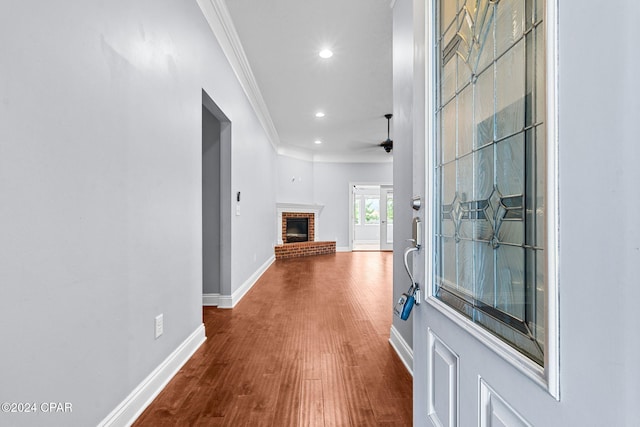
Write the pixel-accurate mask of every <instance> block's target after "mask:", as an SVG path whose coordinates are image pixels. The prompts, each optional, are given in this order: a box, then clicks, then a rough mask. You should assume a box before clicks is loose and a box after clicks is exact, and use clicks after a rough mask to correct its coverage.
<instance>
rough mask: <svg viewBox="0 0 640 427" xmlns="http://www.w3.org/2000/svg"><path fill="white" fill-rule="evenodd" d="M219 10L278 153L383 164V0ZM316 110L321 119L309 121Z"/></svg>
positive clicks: (232, 3)
mask: <svg viewBox="0 0 640 427" xmlns="http://www.w3.org/2000/svg"><path fill="white" fill-rule="evenodd" d="M226 5H227V8H228V11H229V14H230V16H231V19H232V21H233V24H234V26H235V29H236V31H237V33H238V36H239V39H240V42H241V44H242V47H243V49H244V52H245V54H246V57H247V59H248V62H249V64H250V67H251V70H252V71H253V75H254V77H255V81H256V82H257V86H258V88H259V90H260V92H261V94H262V97H263V99H264V102H265V104H266V107H267V110H268V113H269V115H270V117H271V120H272V121H273V125H274V126H275V130H276V132H277V139H279V141H276V142H275V143H276V145H277V147H278V152H280V153H282V154H287V155H292V156H294V157H299V158H306V159H309V160H314V161H347V162H352V161H356V162H385V161H391V159H392V154H388V153H386V152H385V151H384V149H383V148H382V147H379V146H378V145H377V144H379V143H381V142H382V141H384V140H385V139H386V138H387V120H386V119H385V117H384V115H385V114H386V113H391V112H392V111H391V108H392V63H391V60H392V58H391V45H392V39H391V30H392V15H391V13H392V9H391V5H390V0H347V1H345V0H259V1H256V0H226ZM325 48H328V49H331V50H332V51H333V56H332V57H331V58H329V59H323V58H321V57H320V56H319V55H318V53H319V52H320V50H322V49H325ZM318 111H322V112H324V113H325V117H323V118H316V117H315V113H316V112H318ZM392 122H393V119H392ZM391 127H392V133H391V139H393V125H392V126H391ZM316 140H320V141H322V143H321V144H315V143H314V141H316Z"/></svg>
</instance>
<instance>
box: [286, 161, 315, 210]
mask: <svg viewBox="0 0 640 427" xmlns="http://www.w3.org/2000/svg"><path fill="white" fill-rule="evenodd" d="M277 165H278V172H277V176H278V190H277V200H278V202H282V203H305V204H313V203H314V202H315V200H314V197H313V169H314V168H313V162H311V161H308V160H300V159H294V158H292V157H288V156H282V155H279V156H278V162H277Z"/></svg>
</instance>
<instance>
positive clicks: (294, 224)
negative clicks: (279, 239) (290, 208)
mask: <svg viewBox="0 0 640 427" xmlns="http://www.w3.org/2000/svg"><path fill="white" fill-rule="evenodd" d="M285 219H286V221H287V225H286V233H285V239H286V242H287V243H294V242H308V241H309V218H285Z"/></svg>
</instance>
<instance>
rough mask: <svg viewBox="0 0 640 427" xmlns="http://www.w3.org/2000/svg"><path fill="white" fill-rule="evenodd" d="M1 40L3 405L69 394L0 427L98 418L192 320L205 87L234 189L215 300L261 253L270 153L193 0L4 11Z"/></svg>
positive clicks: (197, 307)
mask: <svg viewBox="0 0 640 427" xmlns="http://www.w3.org/2000/svg"><path fill="white" fill-rule="evenodd" d="M0 39H1V40H3V42H2V43H0V70H2V72H1V73H0V118H1V119H0V120H1V122H0V194H1V195H2V202H1V203H0V260H1V261H0V283H1V284H2V297H1V298H0V325H1V330H2V332H0V334H1V341H2V348H3V350H2V352H0V366H1V368H0V384H2V386H1V387H0V401H2V402H4V401H15V402H25V401H29V402H31V401H36V402H50V401H62V402H72V403H73V413H72V414H66V415H63V416H60V417H57V418H52V417H51V416H49V415H45V414H42V413H40V414H31V415H29V416H25V415H20V414H17V415H18V416H15V417H11V415H5V414H0V416H2V417H10V418H2V420H0V424H3V425H6V424H9V425H33V426H36V425H56V424H57V425H64V426H89V425H96V424H97V423H98V422H99V421H101V420H102V419H104V417H105V416H106V415H107V414H109V412H110V411H111V410H112V409H114V408H115V407H116V406H117V405H118V404H119V403H120V402H122V400H123V399H124V398H125V397H126V396H127V395H128V394H129V393H130V392H131V391H132V390H133V389H134V388H135V387H136V386H137V385H138V384H139V383H140V381H141V380H142V379H144V378H145V377H146V376H147V375H148V374H149V373H150V372H151V371H152V370H153V369H154V368H156V367H157V366H158V365H159V364H160V363H161V362H162V361H163V360H164V359H165V358H166V357H167V356H168V355H169V354H170V353H171V352H173V351H174V350H175V349H176V348H177V347H178V346H179V345H180V344H181V343H182V342H183V341H184V340H185V339H186V338H187V337H188V336H189V335H190V334H191V333H192V332H193V331H194V330H196V329H197V328H198V326H199V325H200V324H201V323H202V317H201V303H202V226H201V225H202V187H201V182H202V181H201V179H202V176H201V167H202V163H201V162H202V159H201V155H202V142H201V130H202V126H201V105H202V98H201V96H202V95H201V93H202V89H203V88H204V89H205V90H206V91H207V93H208V94H209V95H211V97H212V98H213V99H214V100H215V102H216V103H217V104H218V105H219V106H220V108H221V109H222V110H223V111H224V112H225V114H226V115H227V116H228V117H229V119H230V121H231V123H232V134H233V135H232V140H233V148H232V155H231V158H232V164H231V167H232V169H233V172H232V174H231V183H232V184H231V187H232V189H231V191H227V192H226V193H227V194H223V198H224V197H229V199H231V198H232V197H234V195H235V191H236V190H242V191H243V202H242V214H241V216H239V217H236V216H233V217H232V219H233V222H232V227H231V230H232V232H233V233H234V236H235V237H234V244H233V247H232V248H231V251H230V254H231V261H230V262H231V264H232V268H233V275H232V277H231V280H230V281H229V283H226V284H222V289H223V292H224V291H225V289H226V291H227V292H233V290H235V289H237V288H238V287H239V286H241V284H242V283H243V282H245V281H246V280H247V278H249V277H250V276H251V274H252V273H253V272H255V271H256V269H257V267H258V266H260V265H262V264H263V263H264V262H265V261H267V260H268V259H269V258H270V257H271V256H272V255H273V248H272V243H273V242H274V241H275V230H273V223H274V222H275V212H274V209H273V206H274V204H275V194H276V192H275V188H276V182H275V159H276V154H275V151H274V150H273V148H272V147H271V145H270V144H269V142H268V140H267V138H266V136H265V133H264V132H263V130H262V128H261V126H260V124H259V122H258V120H257V118H256V117H255V115H254V113H253V110H252V109H251V107H250V104H249V102H248V101H247V99H246V98H245V96H244V92H243V91H242V89H241V87H240V85H239V84H238V82H237V80H236V77H235V74H234V73H233V71H232V70H231V68H230V67H229V66H228V64H227V61H226V59H225V57H224V55H223V53H222V51H221V50H220V48H219V46H218V44H217V43H216V41H215V39H214V37H213V35H212V32H211V30H210V28H209V27H208V25H207V24H206V22H205V19H204V18H203V16H202V13H201V11H200V10H199V8H198V6H197V4H196V3H195V2H175V1H168V0H160V1H154V2H151V1H133V2H132V1H128V0H127V1H125V0H114V1H110V2H103V3H100V4H99V5H98V4H97V3H94V2H88V3H84V2H71V1H59V2H47V1H36V2H29V3H20V2H13V3H11V4H10V5H9V4H8V3H4V4H3V6H0ZM230 209H233V210H235V206H234V205H233V206H232V207H231V208H230ZM225 286H226V288H225ZM159 313H163V314H164V335H163V336H162V337H161V338H160V339H158V340H155V339H154V334H153V330H154V328H153V325H154V317H155V316H156V315H157V314H159Z"/></svg>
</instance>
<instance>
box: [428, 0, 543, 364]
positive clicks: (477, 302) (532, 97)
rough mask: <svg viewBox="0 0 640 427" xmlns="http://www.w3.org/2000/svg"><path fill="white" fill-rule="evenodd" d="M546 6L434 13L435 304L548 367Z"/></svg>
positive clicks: (522, 2) (536, 1)
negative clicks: (463, 317)
mask: <svg viewBox="0 0 640 427" xmlns="http://www.w3.org/2000/svg"><path fill="white" fill-rule="evenodd" d="M543 9H544V2H543V1H542V0H494V1H488V0H475V1H471V0H440V1H438V2H437V6H436V10H437V12H436V16H437V17H438V18H437V21H438V24H437V26H436V36H435V38H434V39H435V41H436V45H435V52H437V56H438V57H437V61H436V63H435V70H434V71H435V88H436V91H435V93H434V95H435V100H434V103H435V106H436V108H435V117H434V123H435V132H436V135H435V147H434V159H435V161H434V167H435V170H434V177H435V180H434V182H435V192H434V194H435V200H434V206H435V215H434V224H433V230H434V248H435V251H434V260H433V262H434V270H433V271H434V289H433V295H434V296H435V297H436V298H438V299H440V300H441V301H443V302H445V303H446V304H448V305H449V306H451V307H453V308H455V309H456V310H458V311H459V312H461V313H462V314H464V315H466V316H467V317H468V318H469V319H470V320H472V321H473V322H475V323H477V324H479V325H481V326H483V327H484V328H487V329H489V330H490V331H492V332H493V333H494V334H496V335H497V336H499V337H500V338H502V339H503V340H505V341H506V342H508V343H509V344H511V345H512V346H514V347H515V348H517V349H518V350H519V351H520V352H522V353H523V354H525V355H526V356H528V357H529V358H531V359H532V360H534V361H535V362H536V363H538V364H540V365H543V363H544V362H543V361H544V342H545V325H544V319H545V289H546V285H545V277H544V275H545V274H544V272H545V271H546V253H545V237H544V236H545V233H544V222H545V176H546V173H545V171H546V164H545V157H546V153H545V150H546V142H545V129H544V127H545V99H544V97H545V61H544V58H545V44H544V27H543V25H544V22H543V16H544V14H543Z"/></svg>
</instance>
